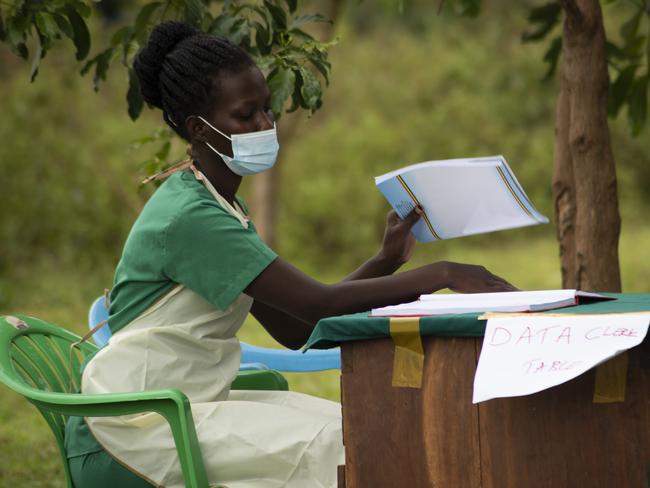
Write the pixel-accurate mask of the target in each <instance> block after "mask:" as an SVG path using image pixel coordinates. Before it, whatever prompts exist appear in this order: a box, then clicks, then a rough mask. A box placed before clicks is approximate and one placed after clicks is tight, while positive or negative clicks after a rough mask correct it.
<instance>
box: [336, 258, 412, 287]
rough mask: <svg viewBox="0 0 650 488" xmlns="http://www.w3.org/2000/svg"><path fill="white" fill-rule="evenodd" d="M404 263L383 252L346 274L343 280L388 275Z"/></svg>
mask: <svg viewBox="0 0 650 488" xmlns="http://www.w3.org/2000/svg"><path fill="white" fill-rule="evenodd" d="M402 264H403V263H401V262H398V261H397V260H396V259H393V258H390V257H388V256H384V255H383V254H382V253H381V252H379V253H378V254H377V255H375V256H373V257H371V258H370V259H369V260H368V261H366V262H365V263H363V264H362V265H361V266H359V267H358V268H357V269H356V270H354V271H353V272H352V273H350V274H349V275H348V276H346V277H345V278H344V279H343V281H354V280H365V279H368V278H378V277H380V276H387V275H391V274H393V273H394V272H395V271H397V270H398V269H399V268H400V267H401V266H402Z"/></svg>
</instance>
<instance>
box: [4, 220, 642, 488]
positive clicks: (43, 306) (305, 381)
mask: <svg viewBox="0 0 650 488" xmlns="http://www.w3.org/2000/svg"><path fill="white" fill-rule="evenodd" d="M648 242H650V226H648V225H647V224H646V225H645V226H643V227H630V228H629V229H625V231H624V233H623V235H622V239H621V246H620V249H621V270H622V275H623V283H624V290H626V291H629V292H633V291H637V292H643V291H649V290H648V288H649V287H648V279H647V277H648V275H650V260H648V255H647V243H648ZM446 244H447V245H445V246H439V247H438V248H436V247H435V245H430V246H420V247H419V248H418V250H417V252H416V254H415V256H414V257H413V259H412V261H413V263H412V264H411V266H415V265H418V264H423V263H425V262H429V261H433V260H440V259H448V260H457V261H463V262H476V263H481V264H484V265H485V266H486V267H487V268H488V269H490V270H492V271H493V272H494V273H496V274H499V275H502V276H504V277H506V278H507V279H509V280H510V281H511V282H512V283H514V284H516V285H517V286H519V287H521V288H525V289H542V288H556V287H558V284H559V282H560V276H559V265H558V259H557V248H556V244H555V241H554V240H553V238H552V236H548V235H547V236H545V237H539V238H535V239H529V240H526V241H524V242H522V241H518V240H512V241H504V242H503V244H499V245H495V246H485V245H480V244H476V243H473V242H472V240H471V239H468V240H464V241H463V242H460V241H459V242H458V243H457V244H456V243H455V244H454V245H449V244H450V243H446ZM341 272H343V270H341ZM111 274H112V269H110V268H108V267H106V268H100V269H95V270H94V271H93V272H92V273H86V272H83V271H81V270H78V269H75V268H74V267H67V268H65V269H62V268H61V267H59V266H56V265H53V264H51V263H41V264H34V265H32V266H31V267H30V268H29V269H24V270H22V271H19V272H18V273H16V277H15V278H14V279H13V281H11V282H9V283H8V282H6V281H5V282H3V283H2V288H0V290H2V289H4V290H5V292H4V294H3V295H2V296H1V297H0V315H4V314H8V313H21V314H27V315H34V316H37V317H41V318H44V319H46V320H48V321H51V322H54V323H57V324H60V325H62V326H64V327H66V328H69V329H71V330H73V331H75V332H77V333H82V332H84V331H85V330H86V314H87V310H88V305H89V304H90V303H91V301H92V300H93V299H94V298H95V297H96V296H97V295H99V294H100V293H101V292H102V290H103V288H104V287H105V286H108V285H110V281H111ZM327 278H330V277H329V276H328V277H327ZM240 338H241V339H242V340H244V341H246V342H249V343H252V344H256V345H262V346H268V347H279V346H278V345H277V343H275V341H274V340H273V339H272V338H271V337H270V336H269V335H268V334H267V333H266V331H265V330H264V329H263V328H262V327H260V325H259V324H257V323H256V321H255V320H254V319H252V318H249V319H248V320H247V321H246V323H245V324H244V326H243V327H242V329H241V332H240ZM287 378H288V380H289V384H290V388H291V389H292V390H294V391H301V392H305V393H308V394H312V395H316V396H321V397H324V398H329V399H333V400H338V399H339V373H338V371H326V372H322V373H311V374H300V373H293V374H287ZM0 450H1V452H2V456H0V487H13V486H30V487H61V486H63V472H62V469H61V466H60V462H59V460H58V454H57V452H56V445H55V443H54V439H53V437H52V435H51V434H50V432H49V429H48V427H47V426H46V424H45V422H44V421H43V419H42V418H41V417H40V415H39V414H38V412H37V411H36V409H35V408H33V407H31V406H29V405H28V404H27V402H26V401H25V400H24V399H22V398H21V397H18V396H17V395H15V394H14V393H13V392H11V391H9V390H8V389H7V388H5V387H0Z"/></svg>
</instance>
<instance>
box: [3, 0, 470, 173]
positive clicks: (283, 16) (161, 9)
mask: <svg viewBox="0 0 650 488" xmlns="http://www.w3.org/2000/svg"><path fill="white" fill-rule="evenodd" d="M457 1H459V3H460V4H462V5H464V6H465V7H464V8H466V9H467V10H468V11H472V10H473V9H475V11H476V12H478V10H477V6H478V5H479V0H457ZM211 3H212V2H211V0H154V1H148V2H146V3H145V2H142V3H138V4H139V5H142V6H141V7H140V8H139V10H137V13H136V15H135V17H134V20H133V21H132V22H131V23H129V24H126V25H122V26H119V28H117V29H116V30H115V32H114V33H113V34H112V36H111V37H110V41H109V42H108V44H107V45H106V46H105V47H103V48H102V49H101V50H100V51H99V52H98V53H97V54H95V55H94V56H93V57H92V58H90V59H88V60H87V61H86V62H85V63H84V65H83V67H82V68H81V70H80V72H81V74H82V75H86V74H88V73H90V72H91V71H92V72H93V86H94V89H95V90H99V86H100V83H101V82H102V81H105V80H106V77H107V74H108V71H109V69H110V67H111V66H112V64H113V61H114V60H115V59H121V62H122V65H123V66H124V67H125V68H126V70H127V76H128V80H129V85H128V90H127V93H126V103H127V111H128V114H129V117H130V118H131V119H132V120H135V119H137V118H138V117H139V116H140V114H141V113H142V110H143V108H144V101H143V99H142V94H141V93H140V86H139V83H138V78H137V76H136V75H135V72H134V70H133V66H132V64H133V57H134V56H135V53H136V52H137V50H138V49H139V48H140V47H141V46H143V45H144V44H145V43H146V42H147V39H148V37H149V34H150V33H151V30H152V29H153V26H154V25H156V24H158V23H159V22H161V21H162V20H182V21H185V22H188V23H191V24H193V25H196V26H198V27H201V28H203V29H204V30H205V31H206V32H208V33H210V34H215V35H220V36H223V37H226V38H228V39H230V40H231V41H232V42H234V43H235V44H238V45H239V46H241V47H242V48H243V49H245V50H246V51H247V52H249V53H250V54H251V56H252V57H253V58H254V59H255V61H256V62H257V64H258V66H260V68H261V69H262V70H263V71H264V72H266V73H268V75H267V80H268V84H269V88H270V91H271V107H272V110H273V112H274V113H275V115H276V117H278V118H279V117H280V116H281V114H282V112H283V109H284V108H285V105H286V102H287V101H288V100H291V106H290V107H289V109H288V111H293V110H297V109H299V108H303V109H305V110H309V111H310V112H311V113H313V112H315V111H316V110H318V109H319V108H320V107H321V105H322V96H323V87H322V83H321V81H322V80H324V81H325V83H326V84H328V83H329V74H330V70H331V67H332V66H331V64H330V63H329V61H328V59H327V56H328V49H329V47H330V46H331V45H332V44H333V43H322V42H319V41H317V40H316V39H314V38H313V37H312V36H311V35H310V34H309V33H307V32H306V31H305V30H303V27H304V26H306V25H308V24H310V23H314V22H329V21H328V20H327V19H326V18H325V17H323V16H322V15H320V14H318V13H314V14H304V13H302V14H300V15H297V9H298V2H297V0H224V1H223V2H222V7H221V11H220V12H219V13H218V14H216V15H215V14H213V13H211V12H210V10H209V8H208V7H209V6H210V4H211ZM1 4H2V3H1V0H0V5H1ZM91 4H92V3H91V0H48V1H42V0H30V1H14V2H13V3H12V4H11V7H10V8H9V10H6V9H4V7H1V6H0V41H3V42H7V43H8V44H9V45H10V46H11V48H12V49H13V50H14V52H16V54H18V55H19V56H21V57H23V58H25V59H27V58H28V57H29V51H28V49H27V41H28V39H29V38H30V37H35V38H36V39H35V42H34V43H33V45H34V46H35V49H34V50H35V52H34V54H33V59H32V71H31V77H32V79H33V78H34V77H35V76H36V75H37V73H38V69H39V66H40V61H41V58H42V57H43V56H45V54H46V53H47V51H48V50H49V49H50V47H51V46H52V45H53V44H54V42H56V41H57V40H59V39H61V38H63V37H66V38H69V39H71V40H72V42H73V43H74V46H75V51H76V52H75V56H76V59H77V60H78V61H83V60H86V59H87V58H88V55H89V53H90V48H91V34H90V32H89V30H88V26H87V24H86V20H85V19H86V18H88V16H90V15H91V12H92V11H91V7H90V5H91ZM5 12H7V15H5ZM30 45H31V44H30ZM172 134H173V133H172V131H170V130H164V131H161V132H160V134H158V136H156V143H157V144H162V146H161V148H160V150H159V151H158V152H157V153H156V155H155V157H154V158H153V159H152V161H149V163H148V165H147V171H148V172H149V173H151V172H154V171H157V170H159V169H160V168H161V167H162V166H164V162H165V160H166V159H167V158H168V156H169V151H170V148H171V144H170V140H171V137H172Z"/></svg>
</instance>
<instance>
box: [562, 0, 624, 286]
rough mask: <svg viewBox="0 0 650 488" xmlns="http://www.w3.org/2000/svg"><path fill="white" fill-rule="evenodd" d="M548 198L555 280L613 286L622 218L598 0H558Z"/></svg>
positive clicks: (617, 276) (618, 279) (617, 282)
mask: <svg viewBox="0 0 650 488" xmlns="http://www.w3.org/2000/svg"><path fill="white" fill-rule="evenodd" d="M561 4H562V8H563V10H564V13H565V19H564V27H563V29H564V30H563V37H562V50H563V57H562V66H561V82H560V94H559V97H558V103H557V113H556V142H555V168H554V175H553V197H554V201H555V212H556V219H557V235H558V240H559V244H560V259H561V264H562V284H563V286H564V287H567V288H580V289H584V290H597V291H614V292H616V291H620V290H621V277H620V270H619V261H618V239H619V234H620V226H621V220H620V215H619V212H618V196H617V191H616V167H615V163H614V155H613V153H612V147H611V140H610V134H609V126H608V122H607V88H608V85H609V76H608V73H607V61H606V57H605V28H604V25H603V18H602V12H601V9H600V4H599V3H598V0H562V1H561Z"/></svg>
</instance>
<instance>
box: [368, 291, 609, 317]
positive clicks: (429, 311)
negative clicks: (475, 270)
mask: <svg viewBox="0 0 650 488" xmlns="http://www.w3.org/2000/svg"><path fill="white" fill-rule="evenodd" d="M597 300H614V298H613V297H607V296H604V295H599V294H597V293H588V292H584V291H578V290H541V291H509V292H501V293H455V294H434V295H421V296H420V299H419V300H416V301H414V302H409V303H403V304H401V305H392V306H390V307H381V308H375V309H373V310H372V312H371V314H370V316H371V317H404V316H424V315H445V314H459V313H480V312H540V311H543V310H553V309H556V308H561V307H570V306H573V305H577V304H578V303H579V302H584V301H597Z"/></svg>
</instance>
